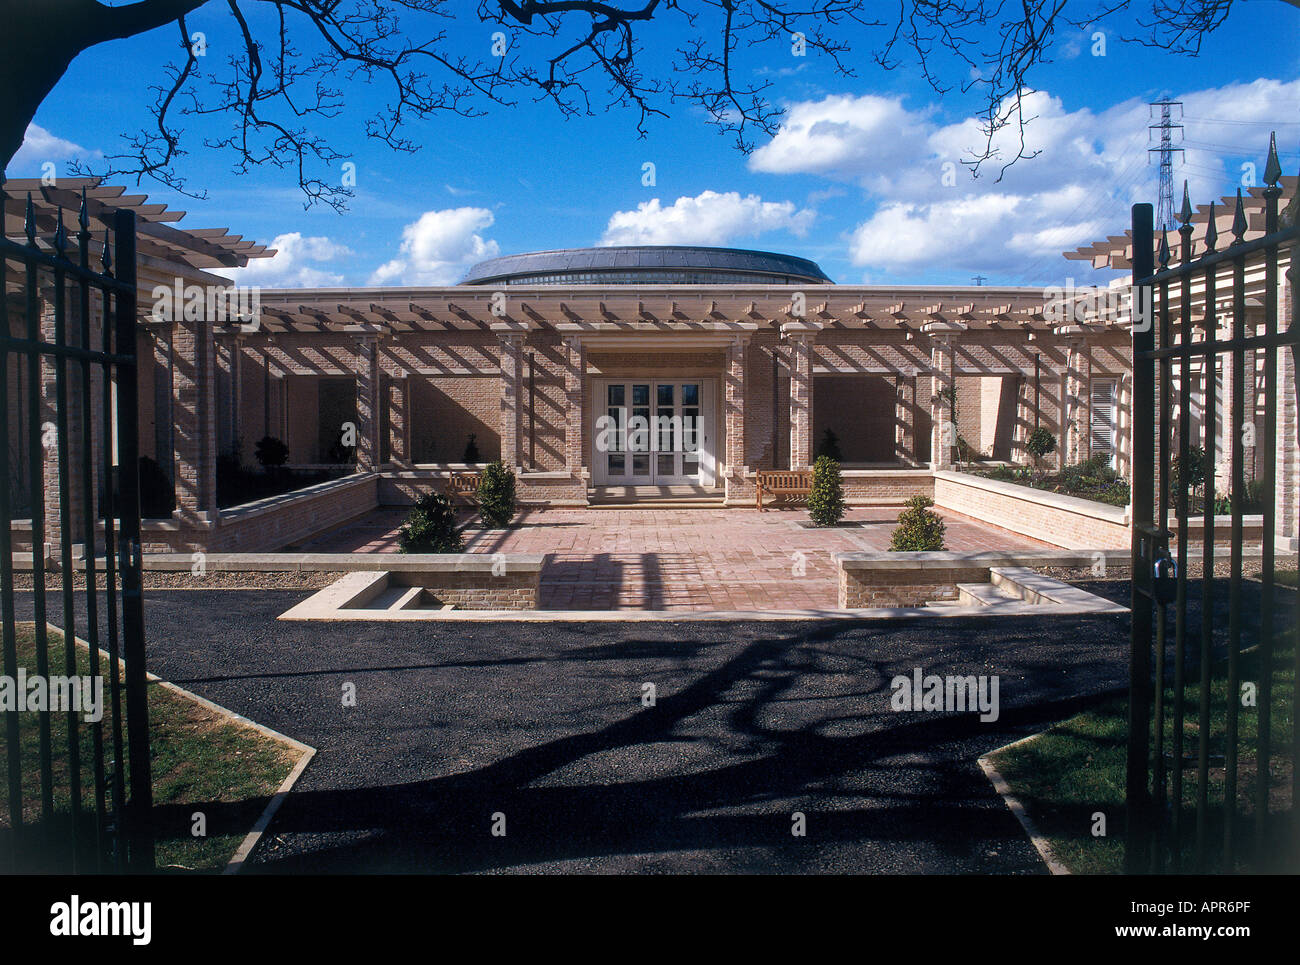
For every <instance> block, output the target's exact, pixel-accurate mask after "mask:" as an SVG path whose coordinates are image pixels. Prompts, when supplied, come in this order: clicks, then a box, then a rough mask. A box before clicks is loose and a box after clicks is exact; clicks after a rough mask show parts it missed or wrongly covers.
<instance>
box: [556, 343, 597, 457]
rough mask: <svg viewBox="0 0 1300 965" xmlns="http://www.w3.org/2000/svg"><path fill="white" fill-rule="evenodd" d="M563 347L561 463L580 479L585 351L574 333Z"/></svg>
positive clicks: (585, 377) (585, 375) (585, 372)
mask: <svg viewBox="0 0 1300 965" xmlns="http://www.w3.org/2000/svg"><path fill="white" fill-rule="evenodd" d="M564 347H565V364H564V466H565V469H566V470H568V473H569V475H570V476H571V477H572V478H574V479H579V478H581V477H582V475H583V468H584V467H583V462H582V459H583V427H582V395H583V386H584V385H585V384H586V379H587V350H586V348H585V347H584V346H583V344H582V339H581V338H579V337H578V336H576V335H570V336H568V337H566V338H565V339H564ZM592 418H595V414H594V410H593V415H592Z"/></svg>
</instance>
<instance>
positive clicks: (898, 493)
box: [727, 469, 934, 506]
mask: <svg viewBox="0 0 1300 965" xmlns="http://www.w3.org/2000/svg"><path fill="white" fill-rule="evenodd" d="M840 477H841V479H842V481H843V483H844V501H845V502H846V503H848V504H849V505H850V506H901V505H903V503H905V502H907V500H908V499H910V498H911V497H913V496H933V495H934V473H933V472H932V471H931V470H929V469H841V470H840ZM757 485H758V476H757V475H756V474H755V473H750V474H748V475H747V476H746V477H745V481H744V485H743V486H738V485H735V484H733V485H732V486H731V488H730V489H729V490H728V491H727V505H728V506H733V505H734V506H753V505H754V504H755V495H756V487H757ZM787 501H788V500H787ZM775 502H776V500H774V498H773V497H771V496H767V497H764V503H769V504H771V503H775Z"/></svg>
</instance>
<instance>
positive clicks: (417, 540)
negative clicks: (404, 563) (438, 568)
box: [397, 493, 464, 553]
mask: <svg viewBox="0 0 1300 965" xmlns="http://www.w3.org/2000/svg"><path fill="white" fill-rule="evenodd" d="M397 541H398V544H399V548H400V550H401V552H403V553H459V552H461V550H463V549H464V543H463V541H462V540H461V535H460V532H459V531H458V530H457V529H456V510H455V509H454V508H453V507H452V505H451V500H450V499H448V498H447V497H446V496H445V495H443V494H442V493H425V494H424V495H423V496H421V497H420V498H419V499H418V500H416V503H415V508H414V509H412V510H411V512H410V514H409V515H408V516H407V517H406V525H405V526H403V527H402V528H401V529H400V530H399V531H398V534H397Z"/></svg>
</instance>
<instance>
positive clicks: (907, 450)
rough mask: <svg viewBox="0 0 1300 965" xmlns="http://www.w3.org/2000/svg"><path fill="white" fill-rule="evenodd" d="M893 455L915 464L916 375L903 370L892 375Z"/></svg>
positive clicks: (905, 462)
mask: <svg viewBox="0 0 1300 965" xmlns="http://www.w3.org/2000/svg"><path fill="white" fill-rule="evenodd" d="M894 456H895V458H896V459H898V461H899V462H901V463H904V464H907V465H915V464H916V376H915V375H908V374H906V373H903V372H900V373H899V374H898V375H896V376H895V377H894Z"/></svg>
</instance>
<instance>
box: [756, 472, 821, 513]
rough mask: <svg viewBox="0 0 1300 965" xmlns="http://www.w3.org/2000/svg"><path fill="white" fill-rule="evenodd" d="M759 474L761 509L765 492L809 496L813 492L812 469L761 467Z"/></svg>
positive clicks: (768, 493) (759, 503) (773, 494)
mask: <svg viewBox="0 0 1300 965" xmlns="http://www.w3.org/2000/svg"><path fill="white" fill-rule="evenodd" d="M757 475H758V508H759V509H760V510H761V509H762V508H763V494H764V493H766V494H767V495H769V496H807V495H808V494H809V493H810V492H812V470H811V469H760V470H759V471H758V474H757Z"/></svg>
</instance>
